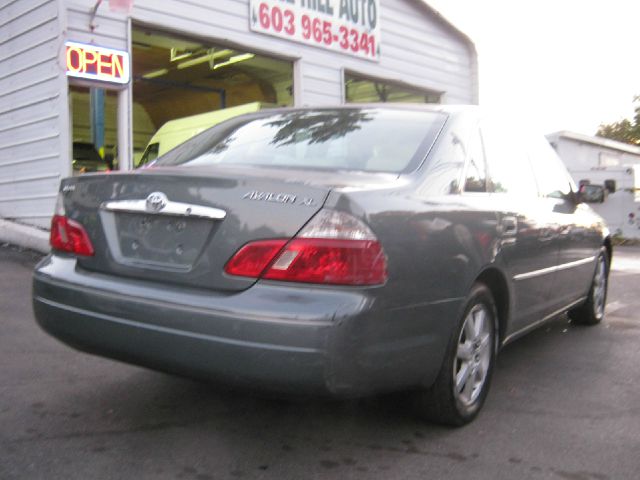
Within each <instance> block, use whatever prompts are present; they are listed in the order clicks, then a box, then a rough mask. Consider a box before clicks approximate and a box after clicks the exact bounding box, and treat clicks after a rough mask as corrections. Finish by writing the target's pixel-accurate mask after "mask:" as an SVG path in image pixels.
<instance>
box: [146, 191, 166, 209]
mask: <svg viewBox="0 0 640 480" xmlns="http://www.w3.org/2000/svg"><path fill="white" fill-rule="evenodd" d="M167 202H169V199H168V198H167V196H166V195H165V194H164V193H162V192H153V193H150V194H149V196H148V197H147V210H148V211H149V212H159V211H160V210H162V209H163V208H164V207H166V206H167Z"/></svg>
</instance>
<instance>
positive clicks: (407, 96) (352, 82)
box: [344, 73, 440, 103]
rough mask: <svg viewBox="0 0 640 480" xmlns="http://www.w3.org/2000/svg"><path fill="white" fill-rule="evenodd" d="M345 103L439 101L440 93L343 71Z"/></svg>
mask: <svg viewBox="0 0 640 480" xmlns="http://www.w3.org/2000/svg"><path fill="white" fill-rule="evenodd" d="M344 90H345V102H346V103H380V102H396V103H440V94H439V93H438V92H431V91H428V90H423V89H419V88H413V87H410V86H406V85H400V84H395V83H392V82H388V81H385V80H379V79H374V78H366V77H362V76H358V75H355V74H351V73H345V77H344Z"/></svg>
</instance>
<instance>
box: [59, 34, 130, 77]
mask: <svg viewBox="0 0 640 480" xmlns="http://www.w3.org/2000/svg"><path fill="white" fill-rule="evenodd" d="M65 60H66V67H67V76H69V77H77V78H84V79H87V80H98V81H100V82H112V83H120V84H125V83H129V78H130V73H129V72H130V68H129V52H125V51H122V50H114V49H113V48H106V47H99V46H97V45H88V44H85V43H77V42H66V43H65Z"/></svg>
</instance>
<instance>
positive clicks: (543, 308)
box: [482, 120, 559, 335]
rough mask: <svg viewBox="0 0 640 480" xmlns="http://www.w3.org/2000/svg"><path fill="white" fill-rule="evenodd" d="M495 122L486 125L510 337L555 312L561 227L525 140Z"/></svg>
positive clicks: (485, 135)
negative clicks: (508, 293) (508, 289)
mask: <svg viewBox="0 0 640 480" xmlns="http://www.w3.org/2000/svg"><path fill="white" fill-rule="evenodd" d="M499 125H500V124H499V123H497V122H496V121H495V120H493V121H491V120H486V121H485V122H484V123H483V125H482V137H483V143H484V147H485V154H486V158H487V168H488V174H489V178H490V180H489V190H490V191H491V192H492V194H491V197H492V202H493V208H494V209H495V211H496V215H497V217H498V223H499V225H500V229H501V235H502V240H501V247H500V250H501V251H500V258H501V260H502V261H503V262H504V268H505V271H506V272H507V274H508V275H509V280H510V284H511V287H512V288H511V293H512V299H513V301H512V312H511V324H510V325H509V327H508V328H507V335H509V334H512V333H516V332H518V331H520V330H523V329H526V328H527V327H529V326H530V325H532V324H535V323H536V322H538V321H540V320H542V319H543V318H544V317H545V316H546V315H547V314H548V313H549V312H550V311H551V309H552V308H553V304H554V300H553V295H552V285H553V282H554V281H555V274H556V269H555V267H556V266H557V262H558V253H559V227H558V225H557V223H555V218H554V215H553V211H552V208H551V206H550V205H549V204H548V203H547V202H546V201H544V200H542V199H541V198H540V196H539V193H538V187H537V183H536V180H535V176H534V174H533V170H532V168H531V165H530V163H529V158H528V155H527V151H526V148H525V146H524V143H523V140H522V138H521V135H518V134H517V132H512V131H510V130H508V129H505V128H506V127H500V126H499Z"/></svg>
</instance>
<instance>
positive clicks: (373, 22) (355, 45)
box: [249, 0, 380, 61]
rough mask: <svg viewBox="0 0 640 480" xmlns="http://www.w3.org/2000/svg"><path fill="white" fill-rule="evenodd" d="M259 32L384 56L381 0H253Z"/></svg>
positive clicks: (370, 56) (253, 23)
mask: <svg viewBox="0 0 640 480" xmlns="http://www.w3.org/2000/svg"><path fill="white" fill-rule="evenodd" d="M249 15H250V18H249V24H250V27H251V30H253V31H255V32H260V33H265V34H267V35H273V36H275V37H279V38H285V39H287V40H292V41H294V42H301V43H306V44H307V45H313V46H315V47H320V48H325V49H328V50H334V51H337V52H342V53H346V54H349V55H354V56H356V57H360V58H364V59H367V60H373V61H378V60H379V59H380V0H251V2H250V4H249Z"/></svg>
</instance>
